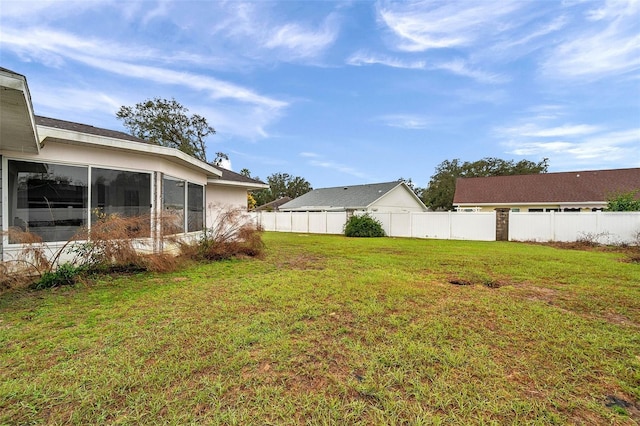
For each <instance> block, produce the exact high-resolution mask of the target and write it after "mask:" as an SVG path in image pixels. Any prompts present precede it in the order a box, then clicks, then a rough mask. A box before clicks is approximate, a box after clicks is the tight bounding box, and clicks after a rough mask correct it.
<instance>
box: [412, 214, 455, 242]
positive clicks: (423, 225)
mask: <svg viewBox="0 0 640 426" xmlns="http://www.w3.org/2000/svg"><path fill="white" fill-rule="evenodd" d="M451 215H452V213H450V212H435V213H413V217H412V225H413V226H412V228H413V229H412V232H411V233H412V235H413V237H415V238H435V239H438V240H448V239H449V238H451Z"/></svg>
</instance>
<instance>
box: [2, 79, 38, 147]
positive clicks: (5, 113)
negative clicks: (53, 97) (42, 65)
mask: <svg viewBox="0 0 640 426" xmlns="http://www.w3.org/2000/svg"><path fill="white" fill-rule="evenodd" d="M0 150H8V151H16V152H28V153H38V152H39V151H40V142H39V140H38V131H37V129H36V124H35V122H34V119H33V105H32V103H31V95H30V94H29V87H28V85H27V79H26V77H25V76H23V75H22V74H18V73H17V72H14V71H11V70H8V69H6V68H2V67H0Z"/></svg>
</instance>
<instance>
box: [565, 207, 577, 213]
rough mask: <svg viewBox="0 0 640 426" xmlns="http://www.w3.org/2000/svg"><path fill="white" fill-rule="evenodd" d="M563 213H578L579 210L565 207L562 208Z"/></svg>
mask: <svg viewBox="0 0 640 426" xmlns="http://www.w3.org/2000/svg"><path fill="white" fill-rule="evenodd" d="M564 211H565V212H579V211H580V209H579V208H569V207H565V208H564Z"/></svg>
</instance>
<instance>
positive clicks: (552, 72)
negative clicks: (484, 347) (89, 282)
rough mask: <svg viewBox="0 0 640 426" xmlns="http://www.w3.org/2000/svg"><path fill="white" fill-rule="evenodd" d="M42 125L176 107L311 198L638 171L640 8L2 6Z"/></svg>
mask: <svg viewBox="0 0 640 426" xmlns="http://www.w3.org/2000/svg"><path fill="white" fill-rule="evenodd" d="M0 66H1V67H4V68H8V69H10V70H12V71H15V72H17V73H20V74H22V75H24V76H26V78H27V83H28V85H29V89H30V93H31V98H32V102H33V106H34V111H35V113H36V114H38V115H43V116H46V117H52V118H57V119H62V120H68V121H75V122H80V123H84V124H90V125H93V126H97V127H104V128H108V129H113V130H121V131H126V129H125V128H124V127H123V125H122V122H121V121H119V120H118V119H117V118H116V112H117V110H118V109H119V108H120V106H123V105H126V106H133V105H135V104H136V103H138V102H142V101H145V100H147V99H152V98H158V97H159V98H165V99H171V98H174V99H175V100H177V101H178V102H179V103H181V104H182V105H183V106H185V107H186V108H187V109H188V110H189V112H188V113H189V114H199V115H202V116H204V117H205V118H206V119H207V121H208V122H209V124H210V125H212V126H213V127H214V128H215V129H216V134H215V135H213V136H210V137H209V138H208V139H207V153H208V156H209V159H210V160H213V158H214V157H215V153H216V152H225V153H227V154H228V155H229V157H230V164H229V165H227V167H229V168H231V169H232V170H234V171H237V172H238V171H240V170H241V169H248V170H249V171H250V172H251V175H252V176H254V177H259V178H261V179H262V180H266V178H267V176H269V175H271V174H273V173H288V174H290V175H292V176H300V177H303V178H305V179H306V180H307V181H309V182H310V183H311V185H312V186H313V187H314V188H323V187H332V186H343V185H358V184H366V183H376V182H388V181H394V180H397V179H399V178H404V179H411V180H412V182H413V183H414V184H415V185H417V186H419V187H425V186H426V185H427V184H428V182H429V179H430V177H431V176H432V175H433V174H434V173H435V169H436V167H437V166H438V164H440V163H441V162H443V161H444V160H452V159H456V158H457V159H460V160H462V161H475V160H479V159H481V158H484V157H498V158H502V159H505V160H515V161H519V160H522V159H527V160H531V161H535V162H538V161H541V160H542V159H543V158H548V159H549V171H550V172H554V171H577V170H594V169H610V168H626V167H640V1H635V0H634V1H604V0H603V1H591V0H590V1H580V0H562V1H561V0H557V1H552V0H538V1H533V0H531V1H528V0H519V1H504V0H497V1H490V0H479V1H474V0H463V1H455V2H454V1H421V2H405V1H401V2H392V1H380V2H374V1H292V0H290V1H252V2H239V1H184V0H158V1H156V0H141V1H135V0H128V1H113V0H82V1H72V0H58V1H30V0H20V1H7V0H0Z"/></svg>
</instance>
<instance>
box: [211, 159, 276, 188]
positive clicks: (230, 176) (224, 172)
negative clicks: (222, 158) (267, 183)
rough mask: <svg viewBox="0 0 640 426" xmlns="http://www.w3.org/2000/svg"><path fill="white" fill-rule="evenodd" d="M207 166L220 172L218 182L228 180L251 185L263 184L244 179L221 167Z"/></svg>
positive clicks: (258, 181) (248, 178) (255, 180)
mask: <svg viewBox="0 0 640 426" xmlns="http://www.w3.org/2000/svg"><path fill="white" fill-rule="evenodd" d="M209 165H211V166H213V167H214V168H216V169H217V170H219V171H221V172H222V176H220V180H228V181H231V182H242V183H252V184H264V182H262V181H260V180H257V179H252V178H250V177H246V176H245V175H241V174H240V173H236V172H234V171H231V170H227V169H225V168H223V167H220V166H216V165H215V164H212V163H209Z"/></svg>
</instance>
